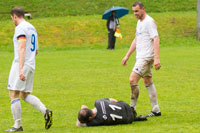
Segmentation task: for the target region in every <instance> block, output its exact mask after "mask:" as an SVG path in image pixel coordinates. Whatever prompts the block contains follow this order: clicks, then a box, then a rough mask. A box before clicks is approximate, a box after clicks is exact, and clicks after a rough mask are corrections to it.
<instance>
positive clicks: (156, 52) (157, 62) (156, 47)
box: [153, 36, 161, 70]
mask: <svg viewBox="0 0 200 133" xmlns="http://www.w3.org/2000/svg"><path fill="white" fill-rule="evenodd" d="M153 41H154V67H155V69H156V70H159V69H160V67H161V65H160V60H159V52H160V39H159V37H158V36H155V37H154V40H153Z"/></svg>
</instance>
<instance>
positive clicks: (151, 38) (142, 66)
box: [122, 2, 161, 117]
mask: <svg viewBox="0 0 200 133" xmlns="http://www.w3.org/2000/svg"><path fill="white" fill-rule="evenodd" d="M132 10H133V12H134V15H135V16H136V18H137V19H139V20H138V22H137V27H136V37H135V39H134V40H133V42H132V44H131V46H130V49H129V50H128V52H127V54H126V56H125V57H124V58H123V60H122V65H123V66H125V65H126V62H127V60H128V59H129V57H130V55H131V54H132V53H133V52H134V51H135V50H136V63H135V66H134V67H133V70H132V72H131V75H130V78H129V82H130V86H131V105H130V106H131V107H133V108H134V109H136V104H137V99H138V96H139V86H138V82H139V80H140V78H143V81H144V84H145V86H146V88H147V90H148V92H149V98H150V101H151V104H152V111H151V112H150V113H149V114H148V115H147V116H149V117H151V116H161V112H160V109H159V106H158V101H157V92H156V88H155V86H154V84H153V81H152V67H153V64H154V67H155V69H156V70H159V69H160V67H161V65H160V61H159V50H160V40H159V36H158V32H157V27H156V24H155V21H154V20H153V18H151V17H150V16H149V15H147V14H146V12H145V8H144V5H143V3H142V2H135V3H134V4H133V6H132Z"/></svg>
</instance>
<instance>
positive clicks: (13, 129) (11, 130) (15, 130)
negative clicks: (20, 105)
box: [4, 127, 24, 132]
mask: <svg viewBox="0 0 200 133" xmlns="http://www.w3.org/2000/svg"><path fill="white" fill-rule="evenodd" d="M20 131H24V130H23V128H22V127H19V128H15V127H12V128H10V129H8V130H5V131H4V132H20Z"/></svg>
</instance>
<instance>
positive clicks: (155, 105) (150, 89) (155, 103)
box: [146, 83, 160, 112]
mask: <svg viewBox="0 0 200 133" xmlns="http://www.w3.org/2000/svg"><path fill="white" fill-rule="evenodd" d="M146 88H147V90H148V92H149V99H150V101H151V105H152V108H153V109H152V111H153V112H160V109H159V106H158V100H157V93H156V88H155V86H154V84H153V83H151V84H149V85H146Z"/></svg>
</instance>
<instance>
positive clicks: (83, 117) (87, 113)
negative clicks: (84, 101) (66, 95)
mask: <svg viewBox="0 0 200 133" xmlns="http://www.w3.org/2000/svg"><path fill="white" fill-rule="evenodd" d="M91 116H92V110H91V109H88V108H84V109H81V110H80V111H79V113H78V120H79V121H80V122H81V123H87V122H88V121H89V117H91Z"/></svg>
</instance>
